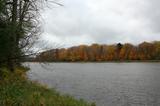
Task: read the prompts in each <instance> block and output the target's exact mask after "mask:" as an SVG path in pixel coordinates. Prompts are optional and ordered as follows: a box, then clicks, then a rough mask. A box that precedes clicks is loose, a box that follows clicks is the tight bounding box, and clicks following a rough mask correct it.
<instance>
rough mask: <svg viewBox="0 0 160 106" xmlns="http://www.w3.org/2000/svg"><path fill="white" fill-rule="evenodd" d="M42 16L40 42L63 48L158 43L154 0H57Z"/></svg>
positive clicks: (157, 23)
mask: <svg viewBox="0 0 160 106" xmlns="http://www.w3.org/2000/svg"><path fill="white" fill-rule="evenodd" d="M61 3H62V4H63V5H64V7H56V8H52V9H51V8H49V9H46V11H45V12H43V13H42V17H43V20H44V22H45V23H44V34H43V37H42V39H45V40H49V41H50V42H53V43H59V44H64V45H66V46H72V45H78V44H83V43H84V44H91V43H107V44H108V43H116V42H131V43H139V42H142V41H144V40H147V41H152V40H160V36H159V34H160V30H159V27H160V26H159V25H160V21H158V20H157V19H159V18H160V13H159V9H160V8H159V5H158V4H160V2H158V0H152V1H151V0H100V1H98V0H61Z"/></svg>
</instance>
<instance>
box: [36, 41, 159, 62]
mask: <svg viewBox="0 0 160 106" xmlns="http://www.w3.org/2000/svg"><path fill="white" fill-rule="evenodd" d="M127 60H142V61H144V60H160V41H154V42H151V43H150V42H143V43H140V44H139V45H133V44H130V43H125V44H121V43H118V44H113V45H99V44H92V45H90V46H88V45H80V46H73V47H70V48H61V49H52V50H48V51H45V52H42V53H41V54H40V55H38V56H37V57H36V58H35V61H41V62H42V61H43V62H44V61H47V62H52V61H53V62H54V61H69V62H76V61H127Z"/></svg>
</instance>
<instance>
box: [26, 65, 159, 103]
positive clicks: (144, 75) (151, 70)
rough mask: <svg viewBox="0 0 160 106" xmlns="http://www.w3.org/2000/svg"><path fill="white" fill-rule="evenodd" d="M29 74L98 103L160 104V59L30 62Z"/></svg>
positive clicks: (51, 85)
mask: <svg viewBox="0 0 160 106" xmlns="http://www.w3.org/2000/svg"><path fill="white" fill-rule="evenodd" d="M29 65H30V67H31V71H30V72H29V73H28V76H29V78H30V79H32V80H38V81H40V82H42V83H45V84H47V85H48V86H49V87H54V88H56V89H57V90H58V91H60V92H62V93H64V94H70V95H72V96H74V97H76V98H82V99H85V100H88V101H91V102H96V104H97V106H160V63H50V64H48V65H46V66H43V65H40V64H37V63H29Z"/></svg>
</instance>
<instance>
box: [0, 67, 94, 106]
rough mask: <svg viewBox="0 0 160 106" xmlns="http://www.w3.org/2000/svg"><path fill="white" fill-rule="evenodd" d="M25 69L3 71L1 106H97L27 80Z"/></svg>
mask: <svg viewBox="0 0 160 106" xmlns="http://www.w3.org/2000/svg"><path fill="white" fill-rule="evenodd" d="M22 70H24V69H22V68H21V69H16V71H15V72H14V73H11V72H8V70H7V69H3V70H1V73H0V75H1V77H0V106H95V104H94V103H92V104H90V103H87V102H85V101H84V100H76V99H74V98H73V97H71V96H68V95H61V94H60V93H58V92H57V91H55V90H54V89H49V88H47V87H45V86H43V85H41V84H39V83H37V82H32V81H29V80H27V78H26V75H25V73H26V72H24V71H22Z"/></svg>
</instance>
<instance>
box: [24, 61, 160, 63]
mask: <svg viewBox="0 0 160 106" xmlns="http://www.w3.org/2000/svg"><path fill="white" fill-rule="evenodd" d="M25 62H33V63H135V62H136V63H159V62H160V60H121V61H120V60H117V61H44V62H38V61H25Z"/></svg>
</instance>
